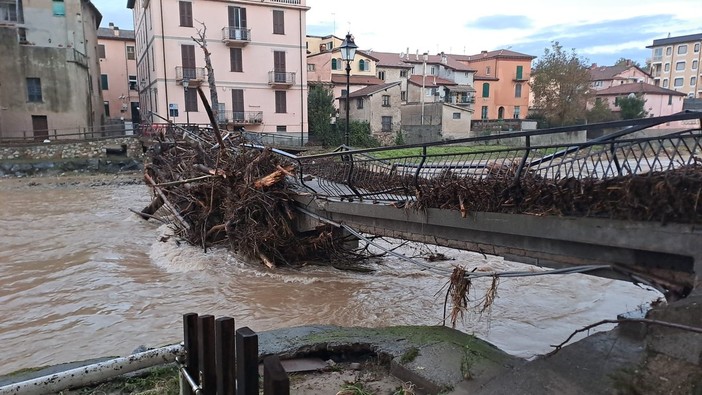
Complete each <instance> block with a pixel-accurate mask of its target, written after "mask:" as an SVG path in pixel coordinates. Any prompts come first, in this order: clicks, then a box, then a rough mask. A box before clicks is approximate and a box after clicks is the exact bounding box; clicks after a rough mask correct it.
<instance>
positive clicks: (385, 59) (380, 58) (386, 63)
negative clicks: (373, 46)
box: [358, 50, 412, 69]
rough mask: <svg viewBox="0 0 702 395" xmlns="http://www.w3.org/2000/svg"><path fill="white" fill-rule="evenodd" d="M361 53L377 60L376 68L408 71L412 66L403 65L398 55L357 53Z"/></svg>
mask: <svg viewBox="0 0 702 395" xmlns="http://www.w3.org/2000/svg"><path fill="white" fill-rule="evenodd" d="M358 52H363V54H364V55H366V56H373V57H375V59H377V62H378V63H377V64H376V66H378V67H397V68H405V69H410V68H412V65H410V64H407V63H405V61H404V60H403V59H402V57H400V54H398V53H394V52H376V51H372V50H368V51H366V50H363V51H358Z"/></svg>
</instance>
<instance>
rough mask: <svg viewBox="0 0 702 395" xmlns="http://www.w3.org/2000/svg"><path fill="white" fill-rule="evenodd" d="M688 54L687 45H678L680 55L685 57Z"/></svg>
mask: <svg viewBox="0 0 702 395" xmlns="http://www.w3.org/2000/svg"><path fill="white" fill-rule="evenodd" d="M686 53H687V44H682V45H678V55H685V54H686Z"/></svg>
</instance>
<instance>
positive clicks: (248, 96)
mask: <svg viewBox="0 0 702 395" xmlns="http://www.w3.org/2000/svg"><path fill="white" fill-rule="evenodd" d="M127 7H128V8H130V9H132V10H133V12H134V26H135V38H136V62H137V76H138V84H139V101H140V103H141V106H140V107H141V116H142V119H147V120H148V121H150V122H164V120H168V121H172V122H176V123H186V122H187V123H198V124H205V123H209V118H208V115H207V113H206V112H205V109H204V107H203V104H202V103H201V102H200V99H199V97H198V92H197V88H202V90H203V91H204V93H205V96H206V97H207V99H208V101H209V100H210V97H211V92H210V85H209V83H208V78H209V75H208V72H207V70H206V67H205V66H206V64H205V55H204V51H203V49H202V48H201V46H200V45H199V44H198V43H196V42H195V41H194V40H193V38H199V37H200V33H204V35H205V36H206V39H207V40H206V43H207V47H206V49H207V51H208V52H209V53H210V54H211V63H212V69H213V70H214V74H215V75H214V77H215V80H216V87H217V92H216V93H217V97H218V102H219V106H218V108H217V112H218V118H219V119H218V120H219V122H220V124H224V125H226V126H227V127H228V128H235V129H236V128H245V129H246V130H247V131H251V132H266V133H276V132H278V133H300V134H303V135H304V134H306V133H307V130H308V125H307V73H306V72H305V67H306V62H305V58H306V48H305V47H306V44H305V35H306V34H305V28H306V27H305V20H306V12H307V10H308V9H309V8H308V7H307V6H306V5H305V0H256V1H252V0H242V1H237V2H235V3H234V2H223V1H216V0H199V1H178V0H162V1H161V0H160V1H151V0H128V2H127Z"/></svg>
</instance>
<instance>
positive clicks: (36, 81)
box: [27, 78, 43, 103]
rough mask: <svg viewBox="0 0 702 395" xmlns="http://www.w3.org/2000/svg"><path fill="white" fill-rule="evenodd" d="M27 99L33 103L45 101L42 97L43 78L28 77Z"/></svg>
mask: <svg viewBox="0 0 702 395" xmlns="http://www.w3.org/2000/svg"><path fill="white" fill-rule="evenodd" d="M27 101H28V102H33V103H40V102H42V101H43V99H42V97H41V78H27Z"/></svg>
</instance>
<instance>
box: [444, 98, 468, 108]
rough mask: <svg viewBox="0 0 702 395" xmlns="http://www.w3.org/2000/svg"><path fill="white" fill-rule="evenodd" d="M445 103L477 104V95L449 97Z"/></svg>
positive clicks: (459, 104)
mask: <svg viewBox="0 0 702 395" xmlns="http://www.w3.org/2000/svg"><path fill="white" fill-rule="evenodd" d="M445 103H449V104H455V105H458V106H469V105H471V104H475V96H469V97H453V96H451V97H448V98H446V100H445Z"/></svg>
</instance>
